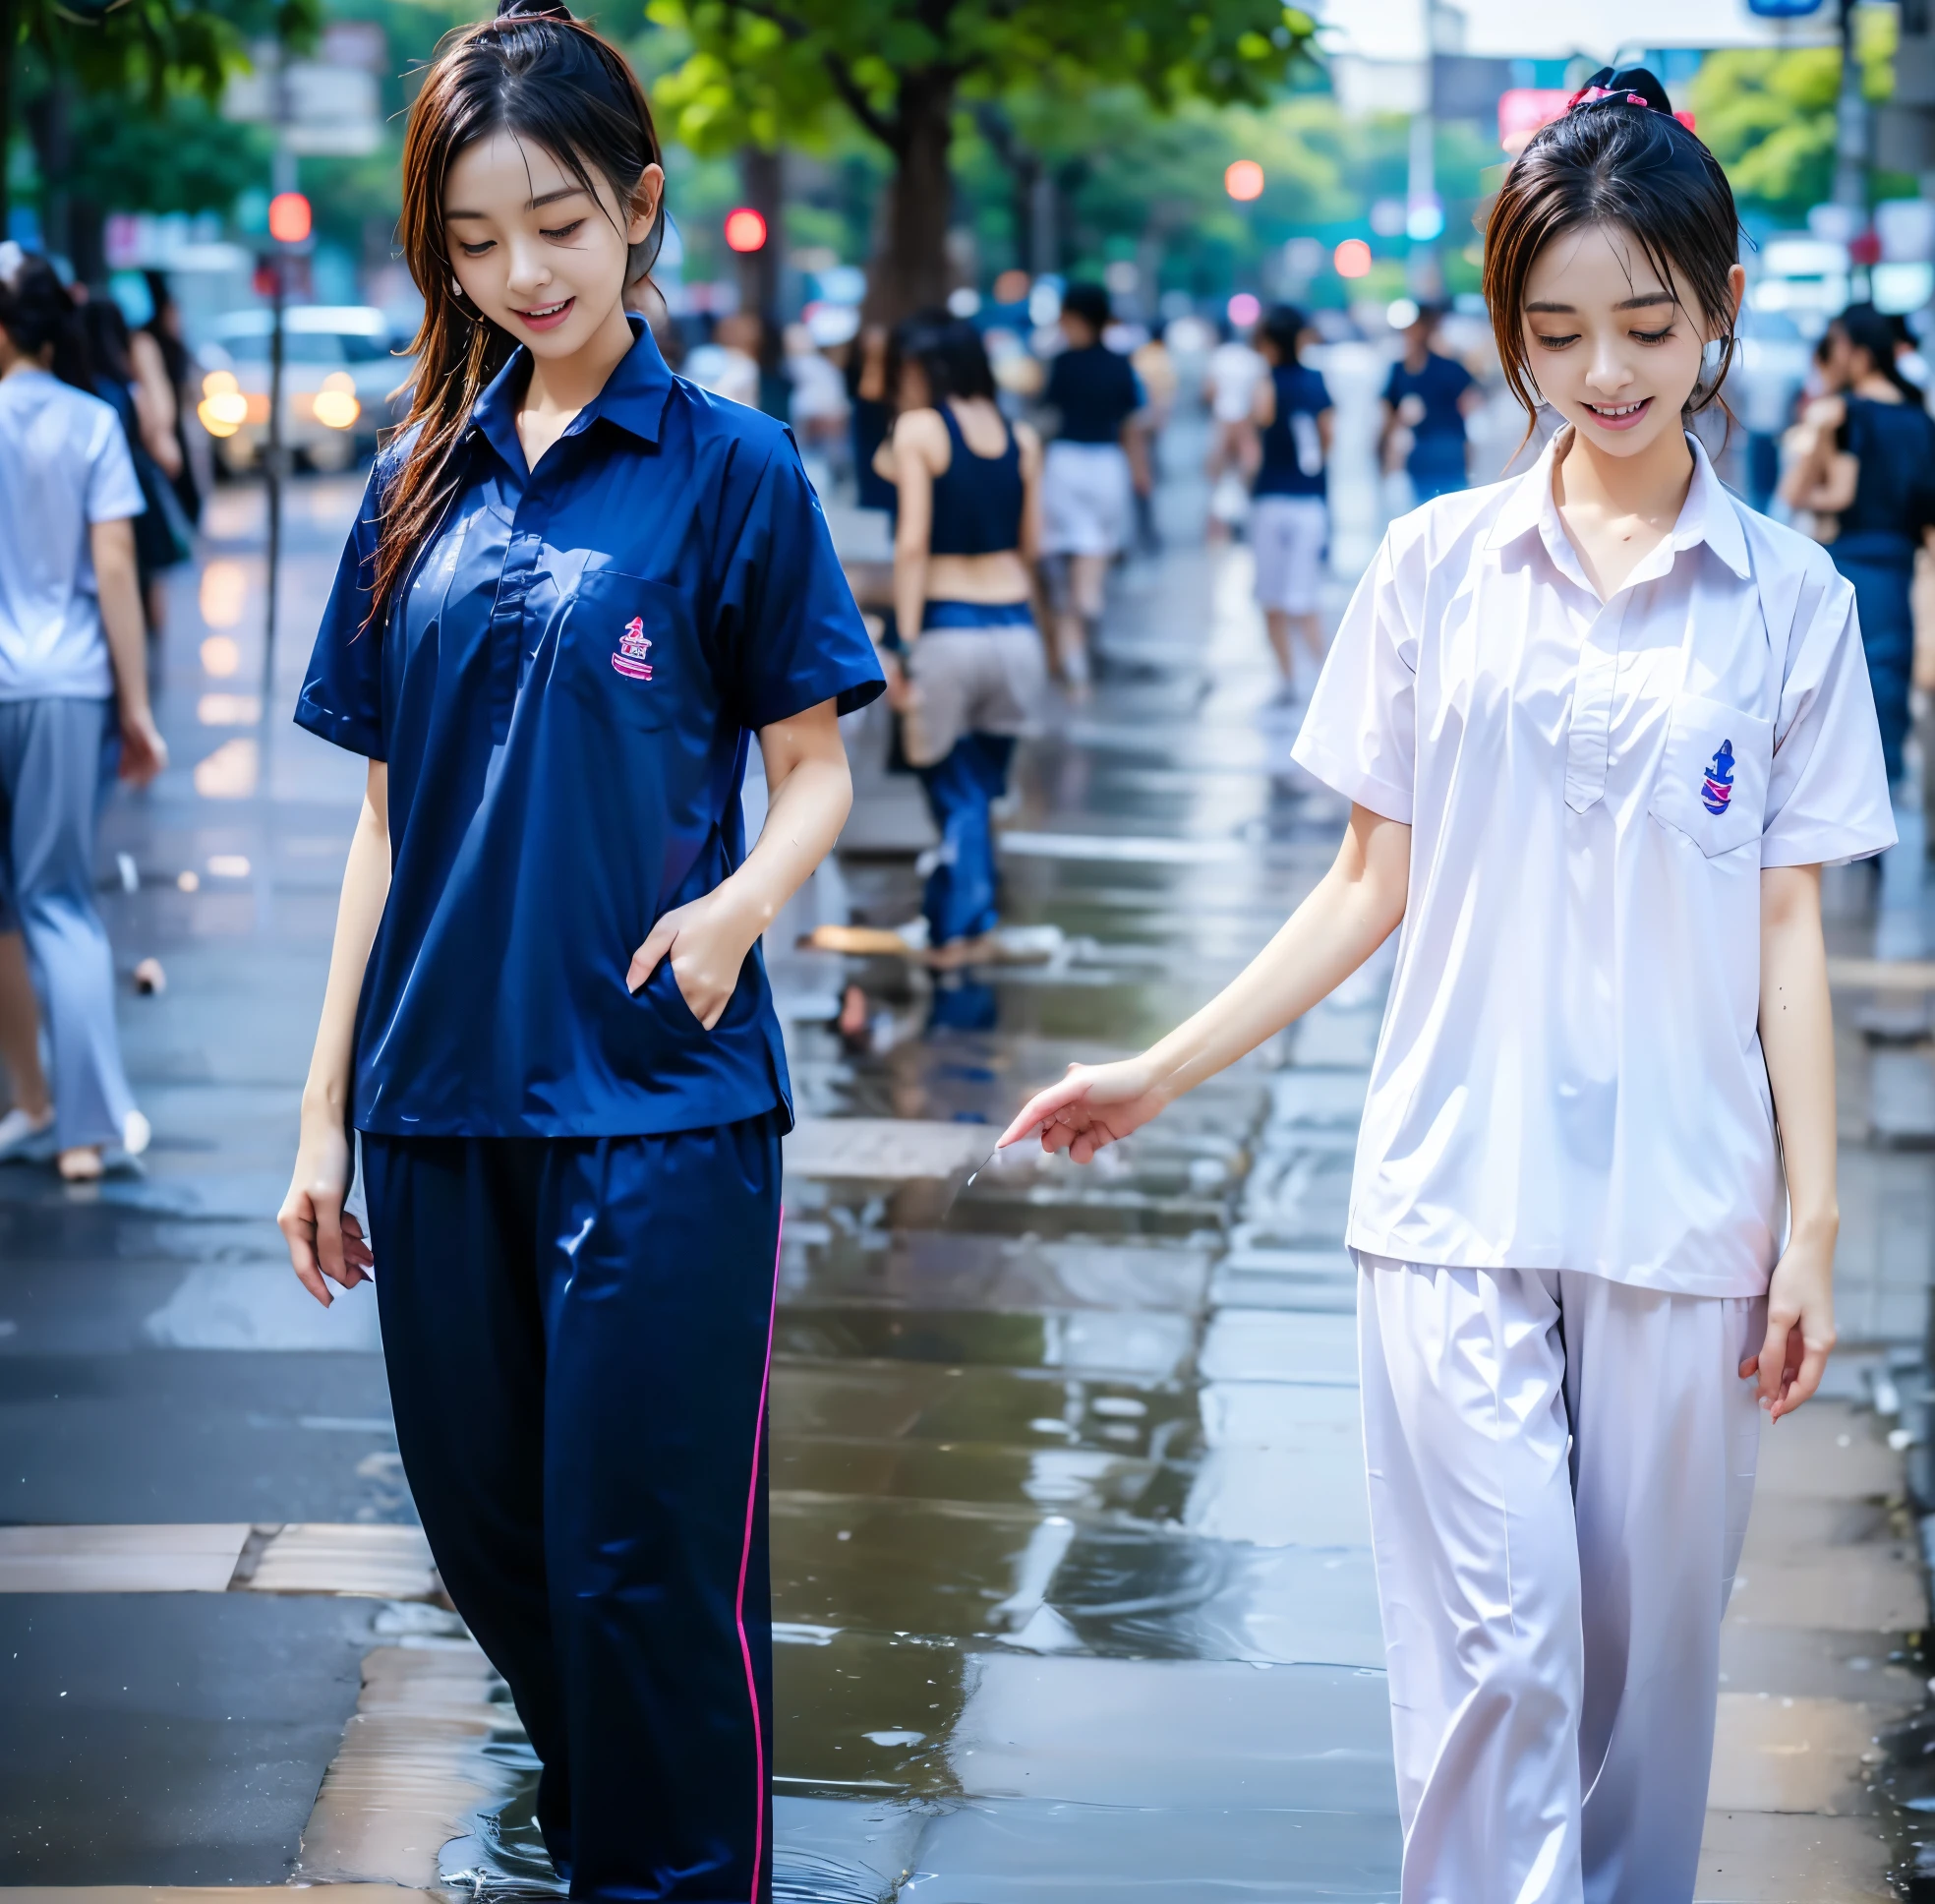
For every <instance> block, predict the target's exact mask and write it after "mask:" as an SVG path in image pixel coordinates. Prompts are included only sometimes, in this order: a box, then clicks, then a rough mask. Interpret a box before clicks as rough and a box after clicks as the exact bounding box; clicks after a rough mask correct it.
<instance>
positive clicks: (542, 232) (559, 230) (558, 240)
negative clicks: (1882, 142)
mask: <svg viewBox="0 0 1935 1904" xmlns="http://www.w3.org/2000/svg"><path fill="white" fill-rule="evenodd" d="M583 223H584V220H583V219H582V218H573V219H572V220H571V222H570V223H569V224H568V225H557V226H555V227H553V228H552V229H551V230H549V231H547V230H546V229H545V228H544V227H543V226H542V225H540V226H539V228H538V236H539V237H540V238H549V239H550V240H551V242H552V243H553V244H555V245H561V244H562V243H563V242H564V240H565V239H567V238H568V237H570V236H571V234H572V233H573V232H575V231H576V230H578V228H579V227H580V226H581V225H582V224H583Z"/></svg>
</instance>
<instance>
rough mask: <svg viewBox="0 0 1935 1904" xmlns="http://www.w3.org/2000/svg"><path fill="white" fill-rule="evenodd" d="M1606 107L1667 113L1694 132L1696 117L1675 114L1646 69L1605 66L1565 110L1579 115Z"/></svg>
mask: <svg viewBox="0 0 1935 1904" xmlns="http://www.w3.org/2000/svg"><path fill="white" fill-rule="evenodd" d="M1603 105H1618V106H1639V107H1642V108H1643V109H1644V110H1646V111H1648V112H1660V113H1664V114H1666V116H1667V117H1668V118H1669V119H1676V120H1678V121H1679V123H1680V124H1681V125H1682V126H1684V127H1685V128H1686V130H1687V131H1688V132H1692V130H1693V115H1692V114H1691V113H1690V112H1675V111H1674V110H1673V105H1672V101H1671V99H1669V98H1668V97H1667V89H1666V88H1665V87H1663V86H1662V85H1661V84H1660V82H1659V81H1658V80H1657V79H1655V78H1654V76H1653V74H1652V73H1651V72H1650V71H1649V70H1648V69H1647V68H1646V67H1644V66H1621V67H1617V68H1614V67H1611V66H1602V67H1601V68H1600V69H1599V71H1598V72H1597V73H1595V74H1594V75H1593V76H1592V78H1591V79H1589V80H1588V81H1587V82H1586V83H1585V85H1584V86H1582V87H1581V88H1580V89H1578V91H1576V92H1575V93H1573V95H1572V96H1571V98H1570V99H1568V100H1567V101H1566V104H1565V109H1566V111H1567V112H1577V111H1579V110H1580V109H1581V108H1585V107H1591V106H1603Z"/></svg>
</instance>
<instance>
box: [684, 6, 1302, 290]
mask: <svg viewBox="0 0 1935 1904" xmlns="http://www.w3.org/2000/svg"><path fill="white" fill-rule="evenodd" d="M646 13H647V16H648V18H649V19H651V20H652V21H653V22H654V23H656V24H657V25H658V26H660V27H662V28H664V29H667V30H670V31H671V32H673V33H675V34H677V35H680V36H681V38H682V41H683V43H684V45H685V47H686V49H687V50H686V51H685V56H684V58H683V59H682V60H681V62H680V63H679V64H678V65H677V66H676V67H675V68H674V70H672V71H671V72H670V73H669V74H668V75H667V77H666V78H665V80H664V82H663V83H662V84H661V85H660V87H659V88H658V102H659V105H660V108H661V110H662V111H664V112H665V113H666V115H667V120H668V126H669V129H670V130H671V131H672V132H673V133H674V135H675V136H676V137H677V138H679V139H680V140H682V141H683V142H684V143H685V144H687V145H689V146H691V147H693V148H694V149H697V150H700V151H721V150H725V149H731V148H734V147H740V146H744V145H748V144H750V145H757V146H761V147H764V148H767V149H771V148H773V147H775V146H777V145H778V144H779V143H780V141H781V139H782V137H784V138H785V139H786V140H787V141H788V142H789V143H793V144H809V143H814V142H824V141H825V140H826V139H827V138H828V137H829V135H830V134H831V132H832V130H833V129H834V127H835V126H836V125H837V124H838V123H839V122H840V121H842V120H847V121H850V123H852V124H854V125H856V126H858V127H859V128H860V130H861V131H862V132H864V133H865V134H866V135H867V136H868V137H869V138H870V139H872V140H874V141H876V142H877V143H878V144H879V145H880V146H882V147H884V148H885V149H886V151H887V153H888V155H889V157H890V159H891V162H892V165H893V181H892V185H891V187H890V191H889V202H888V208H887V216H886V217H885V219H884V220H882V224H881V228H880V239H879V242H878V246H877V249H876V253H875V257H874V260H873V268H872V270H871V272H870V284H869V292H868V301H869V304H870V306H871V307H872V309H873V311H874V313H875V314H876V315H880V316H887V317H892V316H897V315H899V314H900V313H902V312H905V311H907V310H909V309H911V308H913V307H914V306H916V305H921V304H928V303H933V302H935V301H936V300H938V299H939V298H941V297H942V296H944V295H945V293H946V291H947V288H948V284H947V231H948V225H949V222H950V217H951V211H952V200H953V188H952V178H951V173H950V167H949V159H950V149H951V147H952V144H953V141H954V137H955V131H956V115H957V111H958V109H959V108H961V107H963V106H970V105H972V104H973V103H975V102H976V101H988V100H994V99H999V98H1001V97H1002V96H1003V95H1005V94H1008V93H1010V92H1013V91H1016V90H1018V89H1033V90H1036V91H1038V92H1039V93H1040V94H1041V95H1042V96H1043V97H1046V98H1059V99H1060V100H1062V101H1063V102H1064V104H1065V105H1072V104H1073V102H1075V101H1077V100H1081V99H1085V98H1086V97H1087V96H1088V95H1089V94H1090V93H1092V92H1094V91H1096V90H1098V89H1106V88H1109V87H1122V86H1127V87H1134V88H1136V89H1139V90H1140V91H1141V92H1142V94H1143V97H1144V98H1146V99H1147V100H1148V101H1149V102H1150V103H1151V104H1152V105H1153V106H1155V107H1156V108H1157V109H1158V110H1160V111H1163V112H1170V111H1174V110H1176V109H1177V108H1179V107H1181V106H1182V105H1184V104H1185V103H1187V102H1188V101H1191V100H1205V101H1208V102H1210V103H1212V104H1220V105H1261V104H1262V103H1264V102H1265V101H1266V100H1267V99H1268V98H1269V97H1270V96H1271V95H1272V94H1273V93H1274V92H1275V91H1276V90H1277V89H1278V88H1280V87H1281V86H1282V84H1283V82H1284V81H1285V79H1286V78H1287V77H1288V75H1289V74H1290V72H1291V70H1292V68H1293V67H1294V66H1295V65H1296V63H1297V62H1298V61H1299V59H1300V58H1302V57H1303V56H1304V54H1305V52H1306V49H1307V47H1308V45H1309V42H1310V39H1311V35H1312V33H1313V30H1314V29H1313V26H1312V23H1311V20H1310V18H1309V16H1308V15H1305V14H1302V13H1299V12H1296V11H1294V10H1291V9H1288V8H1285V7H1284V6H1283V5H1282V4H1281V0H1195V4H1193V5H1190V6H1187V7H1185V6H1182V5H1179V4H1177V0H648V5H647V7H646Z"/></svg>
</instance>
